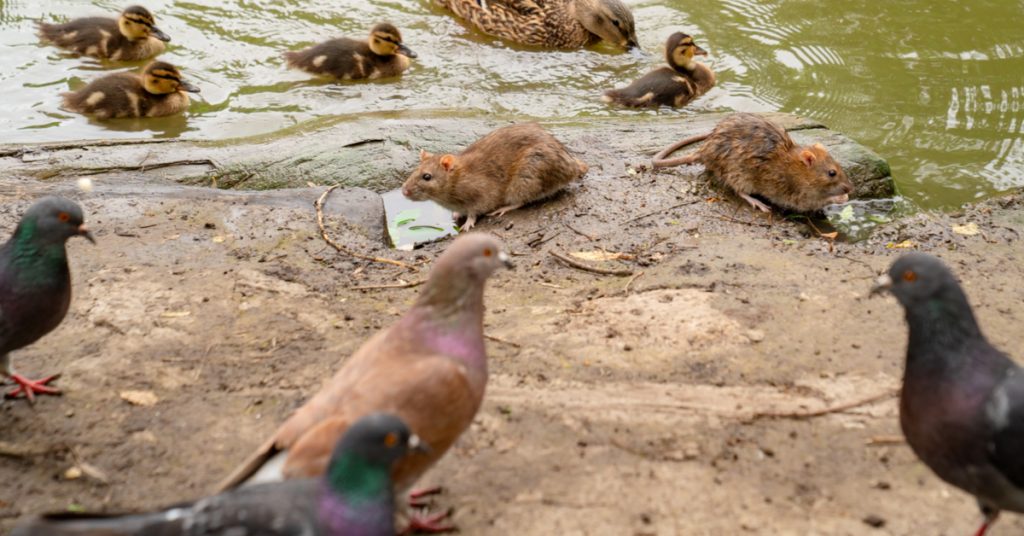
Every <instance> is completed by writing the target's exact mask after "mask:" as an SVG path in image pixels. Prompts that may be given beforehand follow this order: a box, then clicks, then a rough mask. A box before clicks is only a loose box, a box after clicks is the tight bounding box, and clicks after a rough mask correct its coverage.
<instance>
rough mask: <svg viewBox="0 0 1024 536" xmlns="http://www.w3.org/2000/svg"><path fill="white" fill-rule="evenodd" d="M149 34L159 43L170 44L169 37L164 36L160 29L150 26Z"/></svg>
mask: <svg viewBox="0 0 1024 536" xmlns="http://www.w3.org/2000/svg"><path fill="white" fill-rule="evenodd" d="M149 33H150V35H152V36H153V37H155V38H157V39H159V40H161V41H164V42H170V41H171V36H169V35H167V34H165V33H164V31H163V30H161V29H160V28H157V27H156V26H151V27H150V28H149Z"/></svg>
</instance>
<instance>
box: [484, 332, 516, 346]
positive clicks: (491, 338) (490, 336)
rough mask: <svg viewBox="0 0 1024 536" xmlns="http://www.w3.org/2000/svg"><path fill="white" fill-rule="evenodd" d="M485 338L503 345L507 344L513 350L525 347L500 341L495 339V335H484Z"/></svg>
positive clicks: (503, 340)
mask: <svg viewBox="0 0 1024 536" xmlns="http://www.w3.org/2000/svg"><path fill="white" fill-rule="evenodd" d="M484 338H485V339H487V340H489V341H494V342H499V343H501V344H507V345H509V346H511V347H512V348H522V347H523V345H521V344H519V343H517V342H512V341H506V340H505V339H499V338H498V337H495V336H494V335H484Z"/></svg>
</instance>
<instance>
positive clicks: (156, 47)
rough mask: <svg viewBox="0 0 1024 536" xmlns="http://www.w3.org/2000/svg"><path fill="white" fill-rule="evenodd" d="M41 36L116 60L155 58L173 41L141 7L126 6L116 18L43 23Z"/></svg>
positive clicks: (86, 53)
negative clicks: (166, 43) (166, 44)
mask: <svg viewBox="0 0 1024 536" xmlns="http://www.w3.org/2000/svg"><path fill="white" fill-rule="evenodd" d="M39 37H41V38H42V39H44V40H46V41H49V42H51V43H53V44H55V45H57V46H58V47H61V48H64V49H67V50H70V51H72V52H76V53H78V54H82V55H85V56H92V57H94V58H101V59H110V60H115V61H137V60H144V59H148V58H152V57H153V56H156V55H157V54H160V53H161V52H163V51H164V48H165V45H164V42H166V41H170V40H171V38H170V37H168V36H167V34H165V33H164V32H163V31H161V30H160V28H157V27H156V21H155V20H154V19H153V14H152V13H150V12H149V10H148V9H146V8H144V7H142V6H131V7H128V8H126V9H125V10H124V11H122V12H121V16H120V17H118V18H117V19H116V20H115V19H111V18H107V17H86V18H82V19H75V20H73V21H71V22H66V23H64V24H48V23H45V22H41V23H39Z"/></svg>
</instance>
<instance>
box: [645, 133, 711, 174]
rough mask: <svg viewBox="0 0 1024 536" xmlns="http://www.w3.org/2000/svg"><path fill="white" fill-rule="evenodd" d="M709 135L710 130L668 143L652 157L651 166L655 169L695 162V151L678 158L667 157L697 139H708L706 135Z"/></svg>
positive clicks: (695, 141)
mask: <svg viewBox="0 0 1024 536" xmlns="http://www.w3.org/2000/svg"><path fill="white" fill-rule="evenodd" d="M710 135H711V133H710V132H708V133H707V134H697V135H696V136H690V137H689V138H684V139H681V140H679V141H677V142H675V143H673V144H672V145H669V146H668V147H665V148H664V149H662V150H661V152H659V153H658V154H656V155H654V159H653V160H652V161H651V166H652V167H654V168H655V169H657V168H663V167H672V166H683V165H687V164H692V163H694V162H696V161H697V154H696V153H693V154H688V155H686V156H680V157H679V158H671V159H670V158H668V155H670V154H672V153H674V152H676V151H678V150H679V149H682V148H683V147H686V146H687V145H691V144H694V143H697V142H699V141H704V140H706V139H708V136H710Z"/></svg>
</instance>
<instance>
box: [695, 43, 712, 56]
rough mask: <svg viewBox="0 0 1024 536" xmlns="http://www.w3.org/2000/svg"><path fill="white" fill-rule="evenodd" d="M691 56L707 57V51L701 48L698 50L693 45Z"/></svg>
mask: <svg viewBox="0 0 1024 536" xmlns="http://www.w3.org/2000/svg"><path fill="white" fill-rule="evenodd" d="M693 55H694V56H707V55H708V51H707V50H704V49H703V48H700V47H699V46H697V45H693Z"/></svg>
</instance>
